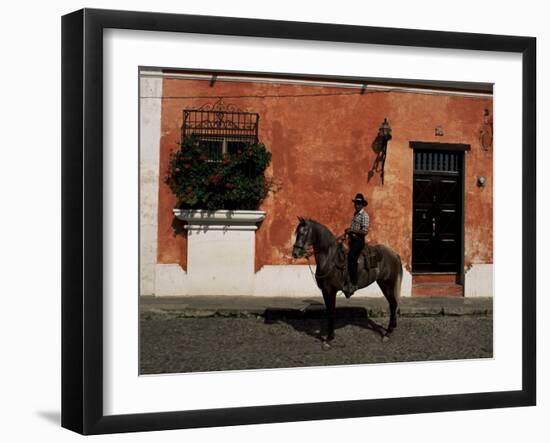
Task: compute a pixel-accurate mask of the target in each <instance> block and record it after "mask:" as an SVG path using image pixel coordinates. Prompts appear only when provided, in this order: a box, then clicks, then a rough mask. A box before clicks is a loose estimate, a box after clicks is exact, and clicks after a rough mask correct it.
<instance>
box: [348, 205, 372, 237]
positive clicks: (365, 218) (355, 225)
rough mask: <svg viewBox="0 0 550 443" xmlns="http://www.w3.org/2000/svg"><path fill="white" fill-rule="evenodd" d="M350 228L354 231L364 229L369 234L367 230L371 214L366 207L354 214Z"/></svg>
mask: <svg viewBox="0 0 550 443" xmlns="http://www.w3.org/2000/svg"><path fill="white" fill-rule="evenodd" d="M350 228H351V229H353V230H354V231H363V232H364V233H365V235H367V231H368V230H369V214H367V213H366V212H365V209H363V208H362V209H361V210H360V211H359V212H358V213H357V214H355V215H354V216H353V219H352V221H351V226H350Z"/></svg>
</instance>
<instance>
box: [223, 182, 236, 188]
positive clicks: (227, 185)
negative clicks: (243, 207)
mask: <svg viewBox="0 0 550 443" xmlns="http://www.w3.org/2000/svg"><path fill="white" fill-rule="evenodd" d="M225 187H226V188H227V189H233V188H234V187H235V185H234V184H233V183H226V184H225Z"/></svg>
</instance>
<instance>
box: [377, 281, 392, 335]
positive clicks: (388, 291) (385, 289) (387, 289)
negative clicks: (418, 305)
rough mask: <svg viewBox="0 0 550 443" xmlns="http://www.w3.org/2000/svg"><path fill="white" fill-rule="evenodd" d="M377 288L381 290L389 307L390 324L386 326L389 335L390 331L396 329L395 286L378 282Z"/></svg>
mask: <svg viewBox="0 0 550 443" xmlns="http://www.w3.org/2000/svg"><path fill="white" fill-rule="evenodd" d="M377 283H378V286H380V289H382V293H383V294H384V297H386V300H388V303H389V305H390V322H389V324H388V332H387V333H388V334H391V333H392V331H393V330H394V329H395V328H396V327H397V315H396V312H397V297H396V294H395V291H396V285H395V284H394V283H393V282H389V281H378V282H377Z"/></svg>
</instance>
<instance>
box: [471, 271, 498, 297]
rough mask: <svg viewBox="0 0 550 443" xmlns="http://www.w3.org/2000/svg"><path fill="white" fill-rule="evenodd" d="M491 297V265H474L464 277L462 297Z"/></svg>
mask: <svg viewBox="0 0 550 443" xmlns="http://www.w3.org/2000/svg"><path fill="white" fill-rule="evenodd" d="M492 296H493V265H492V264H475V265H472V267H471V268H470V269H469V270H468V271H466V274H465V276H464V297H492Z"/></svg>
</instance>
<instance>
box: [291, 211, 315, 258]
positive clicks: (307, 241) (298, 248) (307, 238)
mask: <svg viewBox="0 0 550 443" xmlns="http://www.w3.org/2000/svg"><path fill="white" fill-rule="evenodd" d="M298 220H299V223H298V226H296V241H295V242H294V247H293V248H292V257H294V258H300V257H303V256H304V255H305V254H306V252H308V249H309V247H310V246H311V236H312V228H311V223H309V221H307V220H304V219H303V218H302V217H298Z"/></svg>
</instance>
